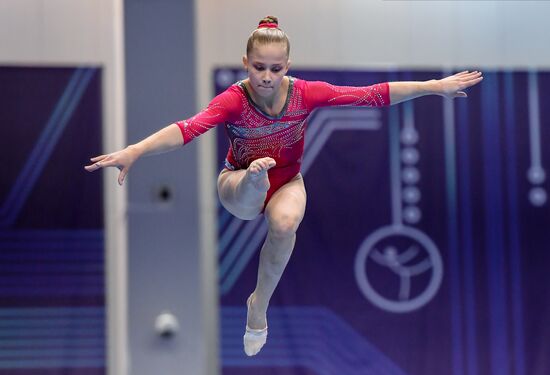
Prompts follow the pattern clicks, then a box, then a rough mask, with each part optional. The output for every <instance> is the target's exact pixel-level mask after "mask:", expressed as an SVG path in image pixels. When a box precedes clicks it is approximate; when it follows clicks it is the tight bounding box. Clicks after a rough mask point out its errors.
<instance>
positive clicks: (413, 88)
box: [389, 70, 483, 104]
mask: <svg viewBox="0 0 550 375" xmlns="http://www.w3.org/2000/svg"><path fill="white" fill-rule="evenodd" d="M482 79H483V77H482V75H481V72H478V71H474V72H468V71H467V70H466V71H463V72H460V73H456V74H454V75H452V76H449V77H446V78H443V79H432V80H430V81H423V82H422V81H412V82H390V83H389V86H390V103H391V104H397V103H401V102H404V101H406V100H410V99H414V98H418V97H420V96H424V95H441V96H444V97H446V98H450V99H453V98H465V97H467V96H468V95H466V93H465V92H464V91H462V90H464V89H466V88H468V87H471V86H473V85H476V84H478V83H479V82H481V80H482Z"/></svg>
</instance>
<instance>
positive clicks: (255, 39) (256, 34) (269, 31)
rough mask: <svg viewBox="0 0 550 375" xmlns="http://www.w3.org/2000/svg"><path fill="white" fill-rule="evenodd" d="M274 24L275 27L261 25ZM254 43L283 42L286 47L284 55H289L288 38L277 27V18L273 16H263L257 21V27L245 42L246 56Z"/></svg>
mask: <svg viewBox="0 0 550 375" xmlns="http://www.w3.org/2000/svg"><path fill="white" fill-rule="evenodd" d="M266 23H268V24H275V25H277V27H261V26H262V25H263V24H266ZM256 43H258V44H260V45H262V44H270V43H283V44H284V45H285V47H286V55H287V57H289V56H290V40H289V39H288V36H287V35H286V33H285V32H284V31H283V30H281V29H280V28H279V19H278V18H277V17H275V16H267V17H264V18H262V19H261V20H260V22H258V28H256V30H254V31H253V32H252V34H250V36H249V37H248V42H247V43H246V55H247V56H248V55H249V54H250V52H251V51H252V49H253V48H254V45H256Z"/></svg>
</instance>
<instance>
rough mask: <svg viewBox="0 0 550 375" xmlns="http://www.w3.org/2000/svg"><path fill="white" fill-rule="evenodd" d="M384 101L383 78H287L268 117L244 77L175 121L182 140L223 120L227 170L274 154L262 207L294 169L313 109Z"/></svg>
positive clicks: (373, 104) (299, 160) (297, 168)
mask: <svg viewBox="0 0 550 375" xmlns="http://www.w3.org/2000/svg"><path fill="white" fill-rule="evenodd" d="M389 104H390V96H389V84H388V83H387V82H385V83H379V84H375V85H372V86H366V87H349V86H334V85H331V84H329V83H326V82H318V81H305V80H301V79H297V78H293V77H289V86H288V93H287V98H286V102H285V105H284V107H283V109H282V111H281V113H280V114H279V115H278V116H270V115H268V114H267V113H265V112H264V111H262V110H261V109H260V108H259V107H257V106H256V105H255V103H254V102H253V101H252V98H251V97H250V94H249V92H248V91H247V89H246V86H245V84H244V82H243V81H239V82H237V83H235V84H233V85H232V86H230V87H229V88H228V89H227V90H225V91H224V92H222V93H221V94H219V95H218V96H216V97H215V98H214V99H213V100H212V101H211V102H210V104H209V105H208V107H207V108H205V109H204V110H202V111H201V112H199V113H198V114H197V115H195V116H193V117H191V118H189V119H187V120H183V121H178V122H177V123H176V124H177V125H178V126H179V127H180V129H181V132H182V134H183V141H184V144H187V143H188V142H190V141H191V140H192V139H193V138H195V137H197V136H199V135H201V134H202V133H204V132H206V131H207V130H209V129H211V128H213V127H214V126H216V125H218V124H224V125H225V129H226V132H227V135H228V137H229V141H230V147H229V151H228V152H227V158H226V159H225V167H226V168H227V169H230V170H236V169H246V168H248V166H249V165H250V163H251V162H252V161H253V160H256V159H259V158H263V157H271V158H273V159H275V162H276V166H275V167H273V168H271V169H270V170H269V171H268V177H269V182H270V188H269V191H268V192H267V197H266V200H265V204H264V207H265V205H267V202H269V199H270V198H271V196H272V195H273V193H274V192H275V191H277V190H278V189H279V188H280V187H281V186H283V185H284V184H285V183H287V182H288V181H290V180H291V179H292V178H293V177H295V176H296V175H297V174H298V173H299V172H300V165H301V163H302V155H303V152H304V131H305V129H306V120H307V117H308V116H309V114H310V113H311V112H312V111H313V110H314V109H315V108H319V107H326V106H367V107H381V106H386V105H389Z"/></svg>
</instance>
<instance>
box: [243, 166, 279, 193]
mask: <svg viewBox="0 0 550 375" xmlns="http://www.w3.org/2000/svg"><path fill="white" fill-rule="evenodd" d="M274 166H275V160H274V159H272V158H261V159H256V160H254V161H253V162H252V163H250V166H249V167H248V169H247V170H246V176H245V181H244V182H245V183H246V184H247V185H250V186H251V187H253V188H254V189H255V190H258V191H261V192H263V193H265V192H266V191H268V190H269V186H270V185H269V179H268V177H267V171H268V170H269V169H271V168H273V167H274Z"/></svg>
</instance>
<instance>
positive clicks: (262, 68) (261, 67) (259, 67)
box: [254, 65, 265, 72]
mask: <svg viewBox="0 0 550 375" xmlns="http://www.w3.org/2000/svg"><path fill="white" fill-rule="evenodd" d="M254 69H256V70H257V71H259V72H261V71H263V70H265V68H264V67H263V66H261V65H254Z"/></svg>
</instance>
